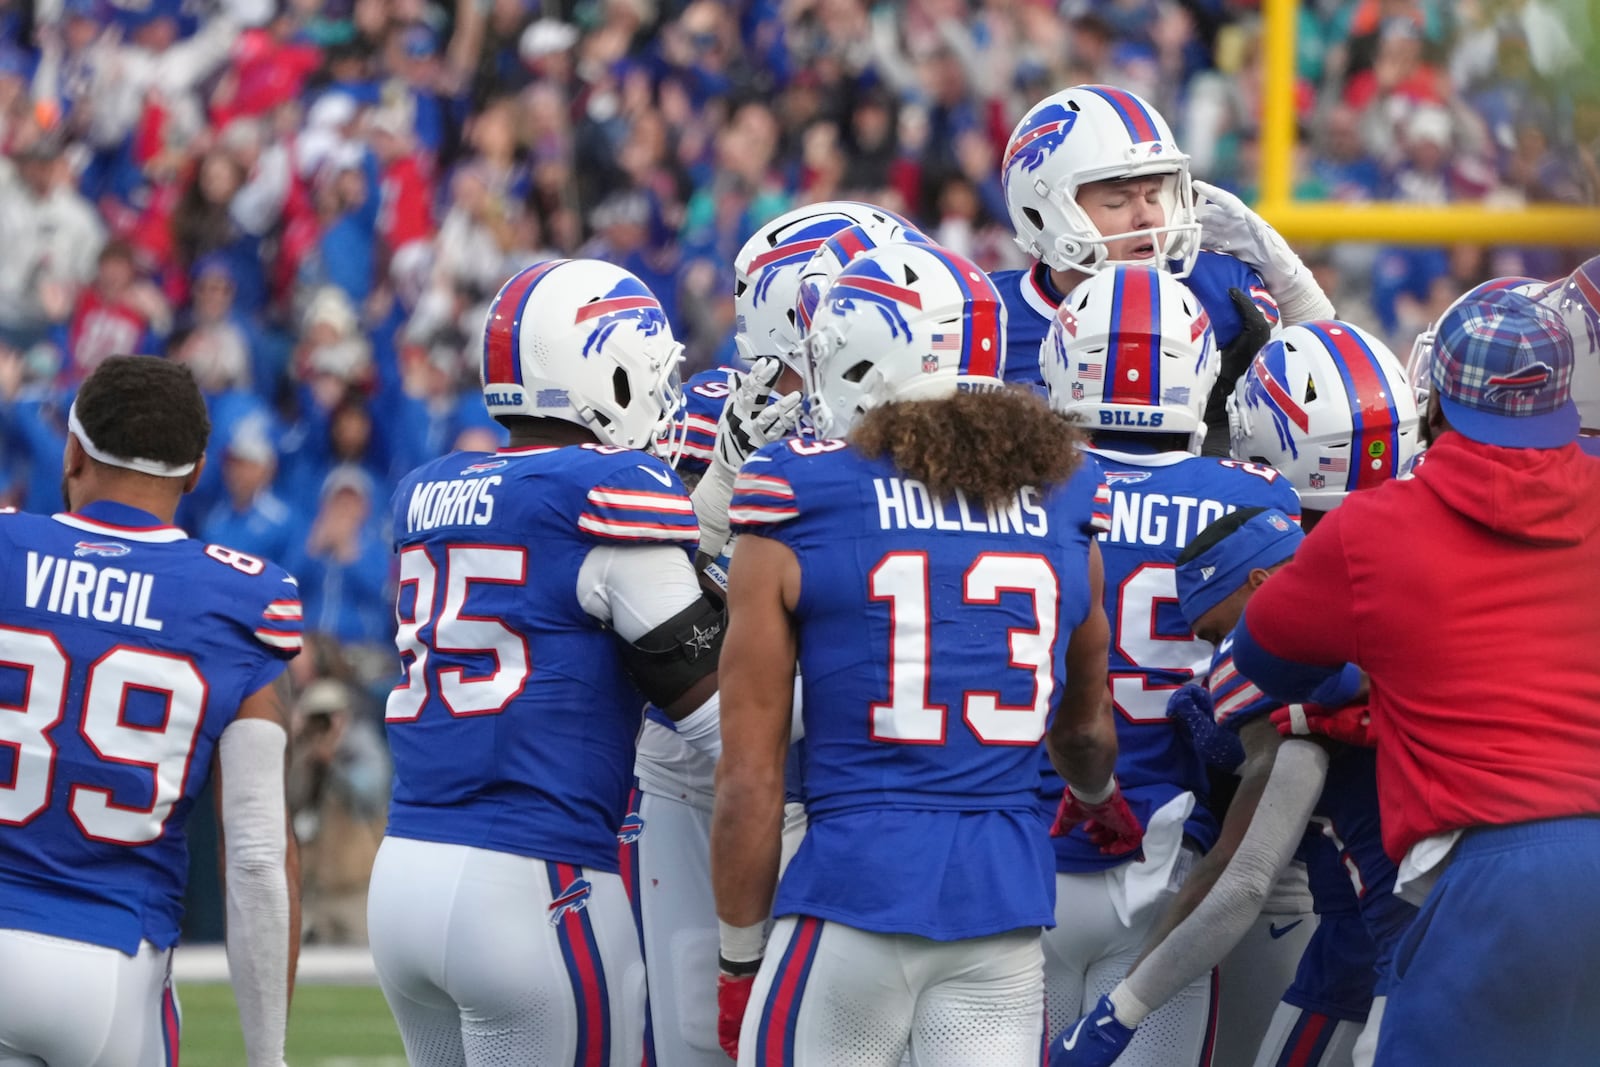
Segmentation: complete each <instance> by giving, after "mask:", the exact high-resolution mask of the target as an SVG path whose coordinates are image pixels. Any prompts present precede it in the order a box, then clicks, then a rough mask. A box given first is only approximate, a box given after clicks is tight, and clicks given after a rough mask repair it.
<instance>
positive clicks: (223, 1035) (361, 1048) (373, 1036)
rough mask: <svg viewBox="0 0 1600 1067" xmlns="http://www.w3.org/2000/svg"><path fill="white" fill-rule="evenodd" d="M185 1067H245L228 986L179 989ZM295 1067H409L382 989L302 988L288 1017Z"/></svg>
mask: <svg viewBox="0 0 1600 1067" xmlns="http://www.w3.org/2000/svg"><path fill="white" fill-rule="evenodd" d="M178 1001H179V1003H180V1004H181V1005H182V1006H183V1055H182V1061H181V1062H182V1067H240V1065H241V1064H243V1063H244V1044H243V1042H242V1041H241V1040H240V1038H239V1012H238V1009H237V1008H235V1007H234V1003H233V988H232V987H231V986H229V985H228V984H227V983H225V982H223V983H217V984H215V985H211V984H207V985H183V986H179V987H178ZM286 1058H287V1060H288V1062H289V1064H290V1065H291V1067H405V1063H406V1058H405V1054H404V1050H403V1049H402V1048H401V1045H400V1035H399V1034H398V1033H397V1032H396V1031H395V1028H394V1018H393V1017H392V1016H391V1015H390V1014H389V1007H388V1005H387V1004H385V1003H384V1002H383V994H382V993H381V992H379V990H378V987H377V986H375V985H374V986H360V985H350V986H346V985H302V986H300V987H298V988H297V989H296V990H295V993H294V1007H293V1009H292V1010H291V1011H290V1013H289V1048H288V1055H287V1057H286Z"/></svg>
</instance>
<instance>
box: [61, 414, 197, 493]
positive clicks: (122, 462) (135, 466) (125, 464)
mask: <svg viewBox="0 0 1600 1067" xmlns="http://www.w3.org/2000/svg"><path fill="white" fill-rule="evenodd" d="M67 432H68V433H70V434H72V435H73V436H74V437H76V438H77V439H78V443H79V444H80V445H82V446H83V450H84V451H85V452H87V453H88V454H89V458H91V459H97V460H99V461H100V462H101V463H104V464H105V465H106V466H108V467H121V468H122V469H123V470H130V471H138V472H139V473H140V474H152V475H154V476H155V477H157V478H181V477H183V476H184V475H185V474H188V473H189V472H190V471H192V470H194V464H193V463H182V464H178V465H176V466H175V465H173V464H171V463H162V462H161V461H160V460H156V459H123V458H122V457H121V456H113V455H112V454H111V453H109V452H104V451H101V450H100V449H99V448H97V447H96V446H95V443H94V442H93V441H91V440H89V431H87V430H85V429H84V428H83V423H81V422H79V421H78V405H77V403H76V402H74V403H73V405H72V407H71V408H69V409H68V410H67Z"/></svg>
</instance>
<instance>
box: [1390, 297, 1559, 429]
mask: <svg viewBox="0 0 1600 1067" xmlns="http://www.w3.org/2000/svg"><path fill="white" fill-rule="evenodd" d="M1502 289H1513V290H1515V291H1517V292H1519V293H1522V294H1523V295H1525V296H1531V297H1534V298H1538V297H1539V295H1540V294H1542V293H1543V292H1545V289H1546V285H1545V283H1544V282H1541V281H1539V280H1538V279H1536V278H1524V277H1520V276H1518V275H1508V276H1506V277H1504V278H1491V279H1489V280H1488V281H1486V282H1479V283H1478V284H1477V285H1474V286H1473V287H1472V288H1471V289H1468V290H1467V291H1466V292H1464V293H1462V294H1461V295H1460V296H1458V297H1456V298H1455V299H1454V300H1452V301H1450V306H1449V307H1447V308H1445V309H1444V311H1443V312H1442V313H1440V315H1439V317H1438V318H1437V319H1435V320H1434V321H1433V324H1432V325H1430V326H1429V327H1428V328H1427V329H1426V330H1423V331H1422V332H1421V333H1419V334H1417V338H1416V340H1414V341H1412V342H1411V355H1410V356H1408V357H1407V358H1406V380H1407V381H1408V382H1410V383H1411V393H1412V396H1413V398H1414V399H1415V400H1416V402H1417V410H1418V411H1422V412H1426V411H1427V410H1428V394H1429V393H1431V392H1433V339H1434V337H1435V336H1436V335H1437V333H1438V330H1439V323H1441V322H1443V321H1444V317H1445V316H1446V315H1448V314H1450V312H1452V311H1454V310H1455V309H1456V308H1457V307H1459V306H1460V305H1461V304H1464V303H1466V302H1467V301H1469V300H1478V299H1481V298H1483V297H1485V296H1487V295H1488V294H1490V293H1497V292H1499V291H1500V290H1502Z"/></svg>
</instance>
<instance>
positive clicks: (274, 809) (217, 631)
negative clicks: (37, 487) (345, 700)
mask: <svg viewBox="0 0 1600 1067" xmlns="http://www.w3.org/2000/svg"><path fill="white" fill-rule="evenodd" d="M67 430H68V437H67V444H66V452H65V456H64V458H63V478H62V483H63V495H64V496H65V498H66V510H65V511H64V512H62V513H60V514H57V515H53V516H43V515H24V514H17V513H15V512H14V511H12V510H11V509H5V510H4V512H3V513H0V620H3V621H0V708H3V709H4V714H3V715H0V719H3V720H4V723H3V726H4V740H3V744H4V745H5V747H6V748H7V749H8V750H9V752H8V755H7V759H6V764H7V771H6V778H7V780H6V783H5V785H4V787H3V788H0V1063H7V1064H85V1065H95V1067H149V1065H150V1064H167V1063H177V1062H178V1045H179V1027H178V1006H177V1002H176V999H175V998H174V995H173V989H172V971H171V965H172V960H171V957H172V948H173V945H174V944H175V943H176V942H177V940H178V926H179V921H180V919H181V918H182V914H183V897H184V887H185V883H186V882H187V880H188V871H189V862H188V861H189V857H188V851H187V845H186V843H185V838H184V827H185V824H186V822H187V821H188V818H189V814H190V812H191V811H192V810H193V808H194V804H195V802H196V801H197V800H198V799H199V797H200V794H201V792H202V791H203V790H204V788H205V784H206V779H207V777H208V776H209V774H210V772H211V771H212V769H213V768H215V770H216V771H217V773H218V774H219V775H220V776H221V781H220V784H219V796H220V802H221V820H222V832H223V835H224V839H225V841H226V845H225V847H224V853H223V855H224V870H225V876H226V882H227V887H226V888H227V894H226V895H227V919H228V922H227V935H226V936H227V947H228V967H229V970H230V971H231V973H232V977H233V988H234V997H235V999H236V1000H237V1001H238V1005H239V1022H240V1026H241V1029H242V1030H243V1033H244V1047H245V1062H246V1063H248V1064H249V1065H250V1067H282V1064H283V1042H284V1031H285V1025H286V1021H287V1017H288V1003H289V1002H288V998H289V992H290V988H291V983H292V981H293V976H294V963H295V955H296V951H297V947H298V945H299V941H300V922H299V915H298V912H299V884H300V880H299V870H298V862H297V859H296V854H295V849H294V839H293V837H292V836H291V835H290V834H289V833H288V831H287V825H288V813H287V810H286V808H285V805H284V784H283V775H284V749H285V746H286V745H287V737H286V735H285V727H284V721H285V705H286V701H285V699H284V697H285V694H284V692H283V691H282V688H281V686H282V683H281V678H282V675H283V669H284V663H285V661H286V660H288V659H291V658H292V657H293V656H294V655H295V654H296V653H297V652H299V651H300V632H301V630H300V627H301V622H300V595H299V592H298V591H297V589H296V587H295V583H294V579H292V578H291V577H289V575H288V574H286V573H285V572H284V571H283V570H281V569H280V568H278V567H277V566H275V565H273V564H271V563H268V562H266V561H265V560H261V559H257V558H255V557H254V556H249V555H245V554H244V553H242V552H236V551H234V550H233V549H230V548H226V547H224V546H222V545H208V544H204V543H202V542H200V541H196V540H193V539H191V538H190V537H189V536H188V535H187V534H185V533H184V532H183V531H182V530H180V529H179V528H177V527H176V526H174V525H173V524H172V520H173V515H174V513H175V512H176V510H177V507H178V502H179V500H180V498H181V497H182V496H183V495H184V494H185V493H186V492H189V491H190V490H192V489H193V488H194V486H195V483H196V482H197V481H198V480H199V478H200V473H201V468H202V467H203V466H204V464H205V448H206V438H207V436H208V435H209V434H210V430H211V426H210V421H209V419H208V418H207V417H206V407H205V401H204V400H203V399H202V397H201V395H200V391H199V389H198V388H197V387H196V386H195V382H194V379H193V377H191V375H190V374H189V371H188V370H187V369H186V368H185V367H183V366H182V365H181V364H178V363H172V362H168V361H167V360H164V359H153V358H150V357H145V356H112V357H111V358H109V359H107V360H106V361H105V362H104V363H102V364H100V366H99V367H97V368H96V369H95V371H94V373H93V374H91V375H90V376H89V378H88V379H87V380H86V381H85V382H84V383H83V387H82V389H80V390H79V392H78V395H77V400H76V403H74V405H73V406H72V409H71V411H70V412H69V413H68V415H67Z"/></svg>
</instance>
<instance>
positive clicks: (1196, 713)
mask: <svg viewBox="0 0 1600 1067" xmlns="http://www.w3.org/2000/svg"><path fill="white" fill-rule="evenodd" d="M1167 718H1169V719H1171V720H1172V722H1173V724H1174V725H1176V726H1177V727H1178V730H1179V732H1180V733H1185V734H1188V735H1189V741H1190V743H1191V744H1193V745H1194V749H1195V751H1196V752H1198V753H1200V756H1201V758H1203V759H1204V760H1205V761H1206V762H1207V763H1208V764H1210V765H1211V766H1213V767H1218V768H1221V769H1222V770H1225V771H1231V770H1234V769H1235V768H1237V767H1238V766H1239V764H1241V763H1243V762H1244V745H1242V744H1240V743H1239V735H1238V734H1235V733H1234V732H1233V731H1232V730H1224V729H1223V728H1222V727H1220V726H1218V725H1217V715H1216V705H1215V704H1214V703H1213V702H1212V699H1211V690H1209V689H1207V688H1206V687H1205V686H1203V685H1195V684H1193V683H1191V684H1189V685H1185V686H1180V687H1179V688H1177V689H1175V690H1173V693H1172V696H1170V697H1168V698H1167Z"/></svg>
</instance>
